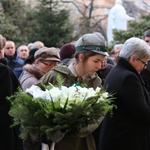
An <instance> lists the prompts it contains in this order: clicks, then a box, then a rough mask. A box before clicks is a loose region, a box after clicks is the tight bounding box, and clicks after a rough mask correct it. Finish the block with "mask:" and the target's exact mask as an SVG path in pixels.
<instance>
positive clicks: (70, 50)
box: [59, 43, 76, 60]
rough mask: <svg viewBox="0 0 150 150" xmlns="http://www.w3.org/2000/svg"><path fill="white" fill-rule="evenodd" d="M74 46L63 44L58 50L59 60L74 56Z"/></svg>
mask: <svg viewBox="0 0 150 150" xmlns="http://www.w3.org/2000/svg"><path fill="white" fill-rule="evenodd" d="M75 51H76V49H75V46H74V44H71V43H67V44H64V45H63V46H62V47H61V48H60V52H59V53H60V59H61V60H63V59H66V58H72V57H73V55H74V54H75Z"/></svg>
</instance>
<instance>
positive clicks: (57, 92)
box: [49, 87, 61, 102]
mask: <svg viewBox="0 0 150 150" xmlns="http://www.w3.org/2000/svg"><path fill="white" fill-rule="evenodd" d="M49 93H50V95H51V98H52V100H53V101H54V102H55V101H57V100H59V99H60V95H61V90H60V89H59V88H56V87H53V88H52V89H50V91H49Z"/></svg>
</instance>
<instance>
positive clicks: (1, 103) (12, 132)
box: [0, 58, 22, 150]
mask: <svg viewBox="0 0 150 150" xmlns="http://www.w3.org/2000/svg"><path fill="white" fill-rule="evenodd" d="M18 86H20V85H19V81H18V79H17V78H16V76H15V75H14V73H13V71H12V70H11V69H10V68H9V67H8V66H7V60H6V59H5V58H3V59H0V150H22V141H21V139H20V138H19V137H18V134H19V130H18V127H14V128H11V127H10V125H11V124H12V118H11V117H10V116H9V114H8V112H9V110H10V102H9V101H8V100H7V96H11V95H12V94H14V92H16V90H17V88H18Z"/></svg>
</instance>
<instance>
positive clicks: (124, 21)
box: [107, 0, 134, 43]
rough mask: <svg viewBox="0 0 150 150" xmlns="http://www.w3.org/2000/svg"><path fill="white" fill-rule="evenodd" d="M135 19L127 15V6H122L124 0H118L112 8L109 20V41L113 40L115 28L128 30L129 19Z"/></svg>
mask: <svg viewBox="0 0 150 150" xmlns="http://www.w3.org/2000/svg"><path fill="white" fill-rule="evenodd" d="M129 20H134V18H133V17H130V16H128V15H127V13H126V10H125V8H124V7H123V6H122V0H116V1H115V5H114V6H113V7H112V8H111V9H110V11H109V14H108V22H107V41H108V43H110V42H111V41H113V29H118V30H127V27H128V21H129Z"/></svg>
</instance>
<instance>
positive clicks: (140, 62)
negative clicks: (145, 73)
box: [130, 56, 148, 73]
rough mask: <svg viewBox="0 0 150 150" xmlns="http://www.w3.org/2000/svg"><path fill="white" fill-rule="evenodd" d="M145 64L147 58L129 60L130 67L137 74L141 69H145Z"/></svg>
mask: <svg viewBox="0 0 150 150" xmlns="http://www.w3.org/2000/svg"><path fill="white" fill-rule="evenodd" d="M147 62H148V58H136V57H134V56H132V57H131V58H130V63H131V65H132V66H133V67H134V68H135V70H136V71H137V72H138V73H140V72H141V71H142V70H143V69H146V65H147Z"/></svg>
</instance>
